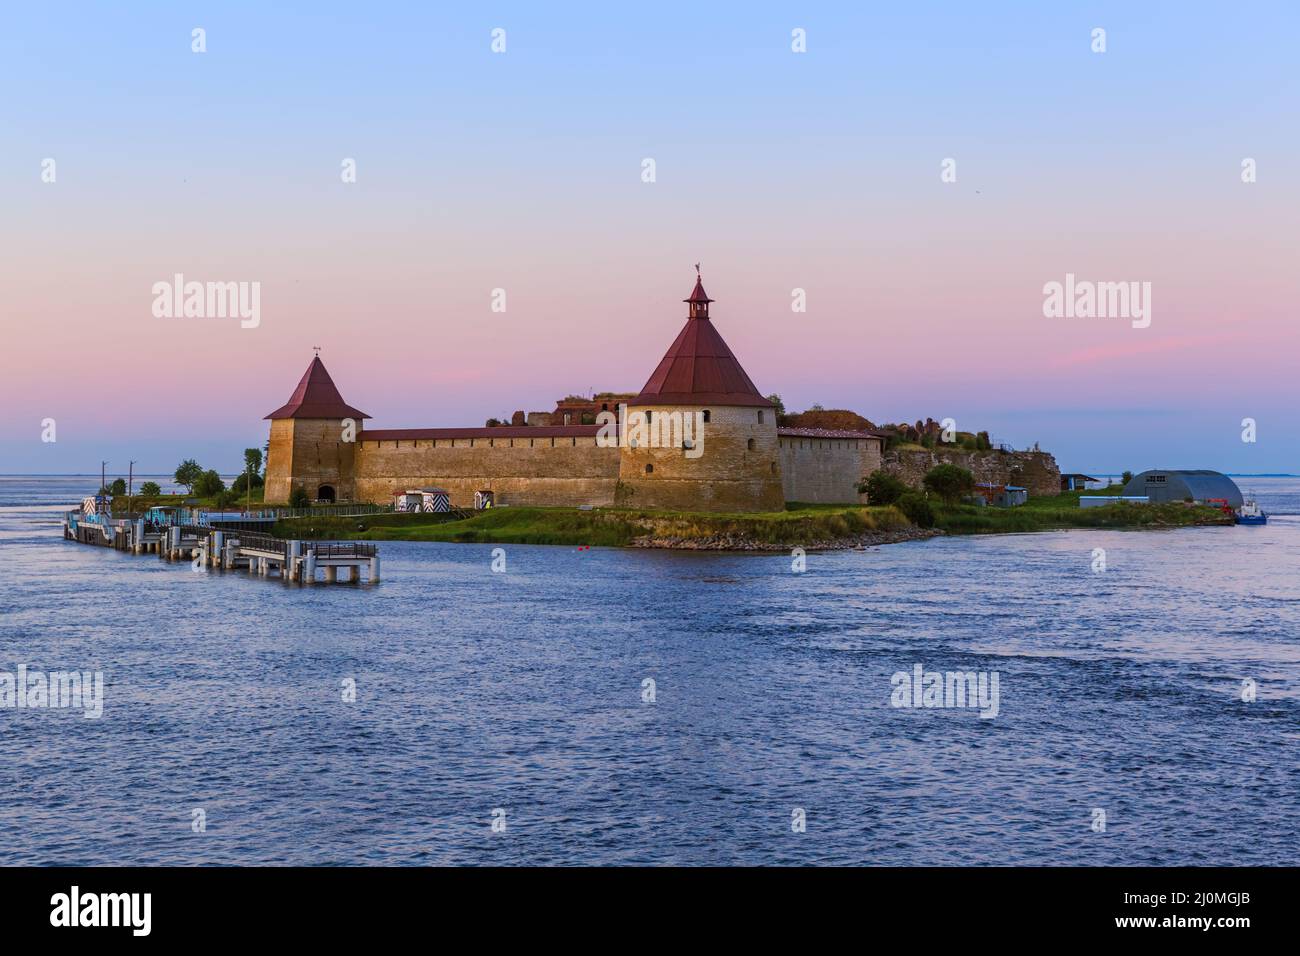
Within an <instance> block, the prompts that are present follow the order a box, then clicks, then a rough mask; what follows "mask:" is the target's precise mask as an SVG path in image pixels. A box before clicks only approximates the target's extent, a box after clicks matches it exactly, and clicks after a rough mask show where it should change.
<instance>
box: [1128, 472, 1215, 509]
mask: <svg viewBox="0 0 1300 956" xmlns="http://www.w3.org/2000/svg"><path fill="white" fill-rule="evenodd" d="M1124 495H1125V497H1130V496H1141V495H1146V497H1147V500H1148V501H1150V502H1151V503H1152V504H1159V503H1160V502H1162V501H1186V500H1188V499H1189V498H1190V499H1191V500H1192V501H1208V500H1209V499H1210V498H1223V499H1224V500H1226V501H1227V502H1228V504H1230V505H1232V507H1234V508H1240V507H1241V489H1239V488H1238V487H1237V485H1236V483H1235V482H1233V480H1232V479H1231V478H1229V477H1228V476H1227V475H1224V474H1221V473H1220V472H1217V471H1207V470H1204V469H1198V470H1195V471H1174V470H1171V469H1165V468H1156V469H1153V470H1151V471H1144V472H1142V474H1140V475H1134V476H1133V477H1132V478H1131V479H1129V483H1128V484H1127V485H1125V486H1124Z"/></svg>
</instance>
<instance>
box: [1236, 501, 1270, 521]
mask: <svg viewBox="0 0 1300 956" xmlns="http://www.w3.org/2000/svg"><path fill="white" fill-rule="evenodd" d="M1237 524H1268V515H1266V514H1265V513H1264V509H1263V508H1261V507H1260V506H1259V502H1258V501H1256V500H1255V499H1254V498H1248V499H1247V500H1246V502H1245V503H1244V504H1243V505H1242V506H1241V507H1240V508H1238V509H1237Z"/></svg>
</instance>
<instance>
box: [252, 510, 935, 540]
mask: <svg viewBox="0 0 1300 956" xmlns="http://www.w3.org/2000/svg"><path fill="white" fill-rule="evenodd" d="M913 531H914V529H912V527H911V524H910V523H909V522H908V520H907V519H906V518H904V517H903V516H902V514H900V513H899V512H898V511H897V510H896V509H894V508H862V507H854V506H845V505H833V506H831V505H797V504H796V505H792V506H791V507H790V508H788V509H787V510H785V511H776V512H769V513H759V514H701V513H693V512H673V511H644V510H642V511H638V510H632V509H618V508H600V509H597V510H593V511H578V510H576V509H573V508H521V507H508V508H492V509H491V510H488V511H483V512H479V513H478V514H476V515H474V516H473V517H472V518H468V519H465V520H461V521H445V520H440V519H439V518H438V516H436V515H431V514H388V515H373V516H370V515H367V516H363V517H360V518H320V517H313V518H294V519H290V520H284V521H279V522H277V523H276V525H275V529H274V533H275V534H276V535H279V536H282V537H292V538H304V539H309V538H331V539H366V540H386V541H463V542H479V543H515V544H563V545H597V546H607V547H627V546H632V545H641V546H656V544H658V546H664V547H691V546H692V543H695V546H697V547H698V546H702V547H734V548H740V549H747V548H765V547H780V548H788V547H794V546H795V545H800V546H803V547H808V546H809V545H810V544H812V546H827V547H833V546H836V544H833V543H832V542H834V543H840V542H849V541H851V540H853V539H856V538H860V537H864V536H865V537H870V536H873V535H890V534H900V533H901V534H907V533H910V532H913ZM815 542H826V544H825V545H819V544H814V543H815Z"/></svg>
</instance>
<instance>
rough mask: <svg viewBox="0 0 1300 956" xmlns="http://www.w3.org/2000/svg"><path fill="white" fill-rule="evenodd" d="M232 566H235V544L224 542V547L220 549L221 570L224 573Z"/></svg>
mask: <svg viewBox="0 0 1300 956" xmlns="http://www.w3.org/2000/svg"><path fill="white" fill-rule="evenodd" d="M234 566H235V543H234V542H233V541H227V542H225V545H224V547H223V548H222V549H221V568H222V570H224V571H229V570H230V569H231V568H233V567H234Z"/></svg>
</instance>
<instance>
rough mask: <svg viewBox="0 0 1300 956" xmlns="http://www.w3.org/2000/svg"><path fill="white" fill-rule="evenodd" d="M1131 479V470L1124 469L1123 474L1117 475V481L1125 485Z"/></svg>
mask: <svg viewBox="0 0 1300 956" xmlns="http://www.w3.org/2000/svg"><path fill="white" fill-rule="evenodd" d="M1132 480H1133V472H1131V471H1126V472H1124V474H1122V475H1120V476H1119V483H1120V484H1121V485H1127V484H1128V483H1129V482H1130V481H1132Z"/></svg>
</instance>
